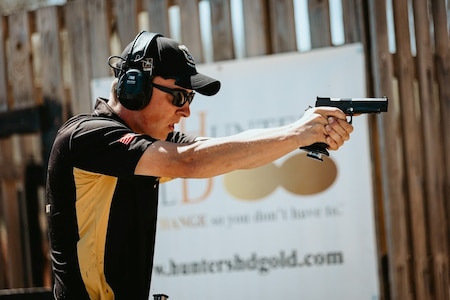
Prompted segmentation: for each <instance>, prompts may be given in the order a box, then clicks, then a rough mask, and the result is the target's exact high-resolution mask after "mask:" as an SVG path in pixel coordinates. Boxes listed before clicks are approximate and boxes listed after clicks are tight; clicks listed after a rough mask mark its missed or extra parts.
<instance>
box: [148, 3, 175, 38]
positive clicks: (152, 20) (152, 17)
mask: <svg viewBox="0 0 450 300" xmlns="http://www.w3.org/2000/svg"><path fill="white" fill-rule="evenodd" d="M144 1H145V9H146V10H147V13H148V21H149V28H150V31H152V32H158V33H161V34H162V35H165V36H169V35H170V26H169V13H168V11H169V5H168V3H167V2H168V1H167V0H144Z"/></svg>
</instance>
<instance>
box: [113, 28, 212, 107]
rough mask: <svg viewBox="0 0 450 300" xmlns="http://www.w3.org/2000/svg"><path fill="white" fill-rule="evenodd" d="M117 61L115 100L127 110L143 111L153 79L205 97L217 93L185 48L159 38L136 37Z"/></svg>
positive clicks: (147, 35)
mask: <svg viewBox="0 0 450 300" xmlns="http://www.w3.org/2000/svg"><path fill="white" fill-rule="evenodd" d="M112 58H113V57H112ZM118 58H120V60H119V61H118V62H117V63H116V65H115V66H113V68H114V71H115V75H116V77H117V78H118V86H117V97H118V99H119V101H120V103H121V104H122V105H123V106H125V107H126V108H127V109H130V110H140V109H143V108H144V107H145V106H146V105H147V104H148V103H149V101H150V98H151V96H152V93H153V85H152V83H153V78H154V77H155V76H161V77H163V78H165V79H174V80H175V85H176V86H179V87H181V88H184V89H187V90H195V91H196V92H198V93H200V94H203V95H206V96H211V95H214V94H216V93H217V92H218V91H219V89H220V82H219V81H218V80H216V79H213V78H211V77H209V76H206V75H203V74H200V73H198V72H197V69H196V67H195V62H194V58H193V57H192V55H191V54H190V53H189V51H188V49H187V47H186V46H184V45H180V44H179V43H177V42H176V41H174V40H172V39H169V38H166V37H164V36H162V35H160V34H154V33H149V32H145V31H143V32H141V33H139V34H138V35H137V36H136V38H135V39H134V40H133V41H132V42H131V43H129V44H128V45H127V47H125V49H124V51H123V52H122V54H121V56H120V57H118ZM110 59H111V58H110Z"/></svg>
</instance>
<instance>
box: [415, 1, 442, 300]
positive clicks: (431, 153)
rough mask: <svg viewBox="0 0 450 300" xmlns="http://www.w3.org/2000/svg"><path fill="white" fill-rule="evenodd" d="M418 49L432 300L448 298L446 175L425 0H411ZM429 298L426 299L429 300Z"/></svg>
mask: <svg viewBox="0 0 450 300" xmlns="http://www.w3.org/2000/svg"><path fill="white" fill-rule="evenodd" d="M413 7H414V19H415V20H414V21H415V22H414V24H415V33H416V47H417V71H418V82H419V95H420V103H421V115H422V122H421V124H422V125H423V132H424V136H423V145H424V150H425V151H424V156H425V158H424V159H425V173H424V175H425V193H426V199H427V202H426V206H427V209H426V211H427V213H428V228H429V230H428V233H427V234H428V237H429V240H430V252H431V260H432V261H431V267H432V274H430V275H432V276H430V279H431V283H433V284H432V286H431V287H430V288H432V289H433V291H432V292H433V294H434V295H435V297H436V298H435V299H449V297H448V296H449V287H450V282H449V274H448V270H449V267H448V253H449V252H448V244H447V243H448V237H449V235H448V234H449V233H448V228H447V226H446V213H445V197H444V195H445V187H444V186H445V175H444V172H445V170H444V165H443V164H442V162H441V153H440V152H441V149H442V147H443V143H442V138H441V137H442V136H443V135H444V134H445V133H444V132H442V131H441V128H442V126H441V125H440V122H439V121H440V119H439V104H438V100H437V97H435V93H434V84H435V82H436V81H435V76H434V74H435V72H434V68H433V57H432V49H431V46H432V45H431V38H430V31H429V30H430V22H429V19H428V6H427V3H426V2H424V1H417V0H415V1H413ZM428 299H429V298H428Z"/></svg>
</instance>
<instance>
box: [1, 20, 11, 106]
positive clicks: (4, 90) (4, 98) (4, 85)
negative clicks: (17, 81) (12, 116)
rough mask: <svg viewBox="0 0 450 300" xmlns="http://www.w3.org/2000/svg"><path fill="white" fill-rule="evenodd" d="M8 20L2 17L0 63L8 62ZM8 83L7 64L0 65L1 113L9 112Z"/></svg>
mask: <svg viewBox="0 0 450 300" xmlns="http://www.w3.org/2000/svg"><path fill="white" fill-rule="evenodd" d="M5 49H6V19H5V18H3V17H1V16H0V61H2V62H4V61H7V60H6V53H5ZM8 90H9V89H8V81H7V77H6V64H4V63H2V64H1V65H0V112H4V111H7V110H8Z"/></svg>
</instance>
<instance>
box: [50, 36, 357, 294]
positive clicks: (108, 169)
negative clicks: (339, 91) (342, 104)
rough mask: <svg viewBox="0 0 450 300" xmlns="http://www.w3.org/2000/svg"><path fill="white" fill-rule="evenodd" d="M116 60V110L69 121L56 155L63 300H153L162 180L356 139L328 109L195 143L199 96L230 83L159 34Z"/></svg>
mask: <svg viewBox="0 0 450 300" xmlns="http://www.w3.org/2000/svg"><path fill="white" fill-rule="evenodd" d="M112 58H114V57H111V58H110V60H109V63H110V61H111V59H112ZM115 58H116V59H118V63H116V64H115V65H112V64H111V63H110V66H111V67H113V68H114V70H115V75H116V77H117V78H116V79H115V80H114V82H113V84H112V88H111V94H110V98H109V100H106V99H100V98H99V99H98V100H97V103H96V107H95V110H94V112H93V113H92V114H86V115H79V116H75V117H73V118H71V119H70V120H69V121H67V122H66V123H65V124H64V125H63V126H62V127H61V129H60V130H59V132H58V135H57V137H56V139H55V142H54V146H53V149H52V153H51V155H50V160H49V168H48V180H47V201H48V203H47V207H46V209H47V213H48V218H49V238H50V245H51V258H52V266H53V268H52V269H53V275H54V281H55V285H54V295H55V297H56V299H77V300H80V299H148V296H149V288H150V279H151V271H152V265H153V253H154V242H155V231H156V214H157V203H158V199H157V197H158V186H159V180H160V178H166V177H168V178H207V177H211V176H216V175H219V174H223V173H226V172H229V171H233V170H236V169H244V168H254V167H258V166H261V165H264V164H267V163H269V162H271V161H273V160H275V159H278V158H280V157H281V156H283V155H285V154H287V153H289V152H291V151H294V150H297V149H298V148H299V147H302V146H307V145H311V144H313V143H315V142H323V143H327V144H328V145H329V149H331V150H337V149H338V148H339V147H340V146H341V145H342V144H343V143H344V141H346V140H348V139H349V134H350V133H351V132H352V130H353V127H352V126H351V125H350V124H349V123H348V122H347V120H346V117H345V115H344V113H343V112H342V111H340V110H338V109H335V108H329V107H323V108H314V109H309V110H308V111H307V112H306V114H305V115H304V116H303V117H302V118H301V119H300V120H298V121H296V122H295V123H293V124H290V125H287V126H283V127H277V128H271V129H258V130H249V131H245V132H242V133H240V134H237V135H233V136H229V137H221V138H211V139H206V138H196V137H192V136H188V135H185V134H183V133H180V132H177V131H174V128H175V125H176V124H177V123H179V122H180V120H181V119H182V118H187V117H189V115H190V104H191V102H192V100H193V97H194V93H195V92H198V93H201V94H204V95H207V96H211V95H214V94H216V93H217V92H218V91H219V89H220V82H219V81H217V80H215V79H213V78H211V77H208V76H206V75H203V74H199V73H198V72H197V70H196V68H195V63H194V60H193V58H192V56H191V55H190V54H189V52H188V50H187V48H186V47H185V46H183V45H180V44H178V43H177V42H175V41H173V40H171V39H169V38H166V37H163V36H161V35H157V34H152V33H148V32H141V33H140V34H139V35H138V36H137V37H136V38H135V39H134V41H133V42H131V43H130V44H129V45H128V46H127V47H126V48H125V50H124V51H123V53H122V55H121V56H120V57H115ZM261 88H265V87H263V86H262V87H261Z"/></svg>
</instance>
